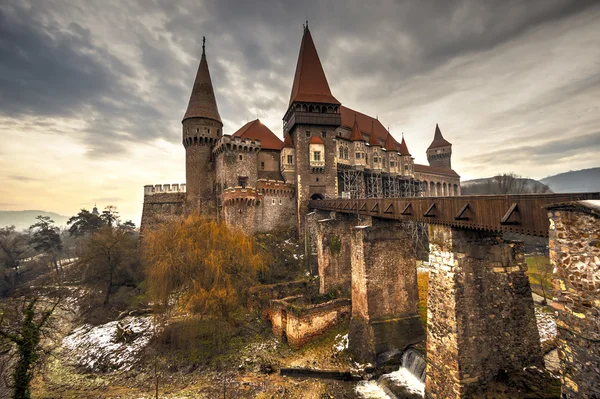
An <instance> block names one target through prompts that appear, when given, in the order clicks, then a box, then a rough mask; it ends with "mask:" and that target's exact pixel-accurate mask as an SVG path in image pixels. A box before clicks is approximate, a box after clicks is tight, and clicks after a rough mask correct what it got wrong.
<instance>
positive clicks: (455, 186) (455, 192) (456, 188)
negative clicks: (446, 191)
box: [454, 184, 459, 195]
mask: <svg viewBox="0 0 600 399" xmlns="http://www.w3.org/2000/svg"><path fill="white" fill-rule="evenodd" d="M454 195H459V194H458V184H455V185H454Z"/></svg>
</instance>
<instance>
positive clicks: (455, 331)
mask: <svg viewBox="0 0 600 399" xmlns="http://www.w3.org/2000/svg"><path fill="white" fill-rule="evenodd" d="M429 248H430V252H429V263H430V269H429V291H428V300H427V307H428V316H427V379H426V394H427V397H428V398H432V399H452V398H468V397H472V396H473V394H474V393H476V392H478V391H480V390H481V389H484V387H485V384H486V383H487V382H490V381H492V380H494V379H495V378H496V377H497V376H498V375H499V373H503V372H504V371H507V372H511V371H520V370H522V369H523V368H524V367H528V366H538V367H543V359H542V354H541V348H540V338H539V333H538V330H537V325H536V321H535V314H534V307H533V299H532V296H531V287H530V285H529V280H528V278H527V275H526V274H525V272H526V271H527V265H526V263H525V258H524V254H523V244H522V243H520V242H506V241H504V240H503V239H502V235H501V233H492V232H485V231H474V230H466V229H459V228H454V227H448V226H441V225H430V226H429Z"/></svg>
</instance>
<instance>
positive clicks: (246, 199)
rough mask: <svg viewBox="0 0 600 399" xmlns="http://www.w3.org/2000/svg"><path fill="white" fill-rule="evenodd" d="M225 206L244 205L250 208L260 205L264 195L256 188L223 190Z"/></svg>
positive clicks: (239, 187) (238, 187)
mask: <svg viewBox="0 0 600 399" xmlns="http://www.w3.org/2000/svg"><path fill="white" fill-rule="evenodd" d="M222 198H223V205H225V206H227V205H234V204H240V203H244V204H247V205H249V206H254V205H259V204H260V202H261V201H262V198H263V194H262V193H261V192H259V191H258V190H257V189H256V188H254V187H241V186H237V187H229V188H226V189H225V190H223V195H222Z"/></svg>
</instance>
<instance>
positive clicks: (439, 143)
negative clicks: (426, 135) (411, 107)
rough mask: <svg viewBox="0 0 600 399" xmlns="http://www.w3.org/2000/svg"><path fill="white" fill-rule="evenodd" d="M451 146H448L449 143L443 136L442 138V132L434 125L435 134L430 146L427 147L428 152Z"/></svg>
mask: <svg viewBox="0 0 600 399" xmlns="http://www.w3.org/2000/svg"><path fill="white" fill-rule="evenodd" d="M449 145H452V144H450V142H449V141H447V140H446V139H445V138H444V136H442V132H441V130H440V127H439V126H438V124H437V123H436V124H435V134H434V135H433V141H432V142H431V144H430V145H429V148H427V149H428V150H431V149H432V148H440V147H446V146H449Z"/></svg>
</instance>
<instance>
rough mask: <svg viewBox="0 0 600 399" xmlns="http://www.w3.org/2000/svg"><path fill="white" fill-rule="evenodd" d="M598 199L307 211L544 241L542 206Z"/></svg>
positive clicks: (362, 202) (322, 204)
mask: <svg viewBox="0 0 600 399" xmlns="http://www.w3.org/2000/svg"><path fill="white" fill-rule="evenodd" d="M598 199H600V193H567V194H523V195H466V196H458V197H403V198H379V199H339V198H338V199H325V200H312V201H310V202H309V208H311V209H320V210H327V211H335V212H342V213H356V214H361V215H367V216H374V217H379V218H384V219H396V220H411V221H418V222H424V223H433V224H442V225H448V226H454V227H463V228H468V229H475V230H488V231H510V232H514V233H519V234H527V235H533V236H539V237H547V236H548V226H549V222H548V216H547V212H546V210H545V209H544V206H547V205H551V204H559V203H563V202H570V201H581V200H598Z"/></svg>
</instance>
